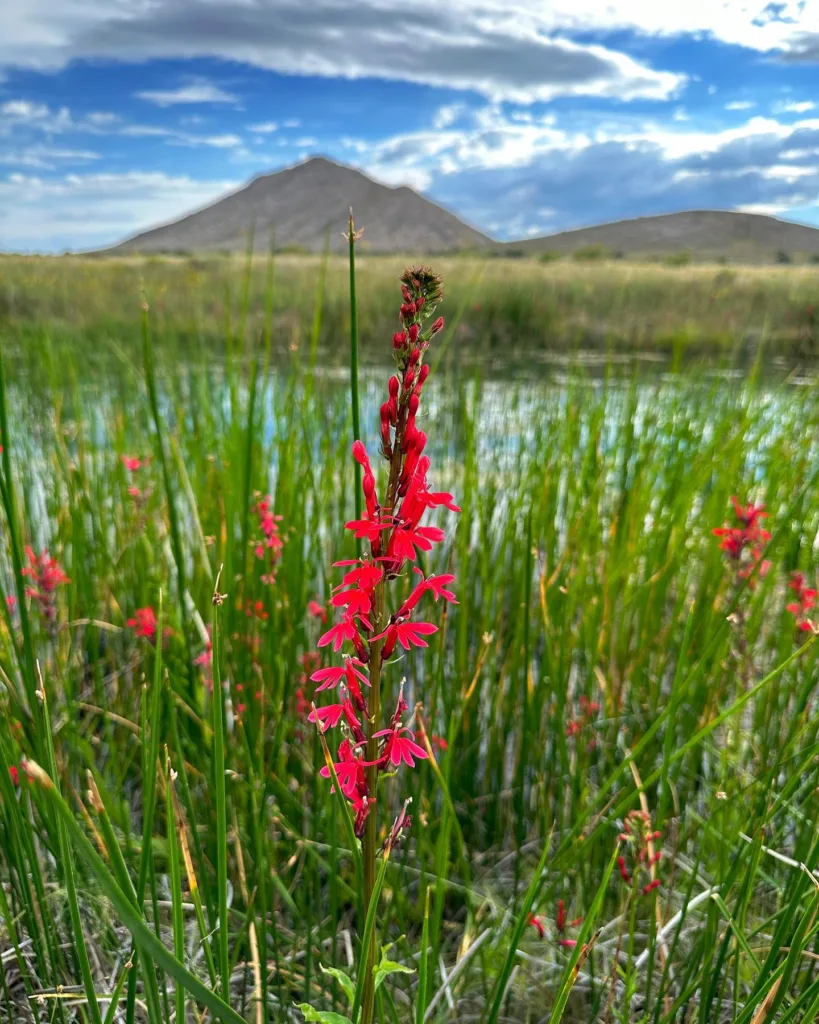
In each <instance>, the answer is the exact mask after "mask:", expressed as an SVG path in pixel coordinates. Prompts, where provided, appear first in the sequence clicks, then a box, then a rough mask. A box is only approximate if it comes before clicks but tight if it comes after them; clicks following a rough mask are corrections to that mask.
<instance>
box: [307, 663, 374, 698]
mask: <svg viewBox="0 0 819 1024" xmlns="http://www.w3.org/2000/svg"><path fill="white" fill-rule="evenodd" d="M363 667H364V662H363V661H360V660H359V659H358V658H351V657H349V656H347V657H345V659H344V664H343V665H331V666H329V667H327V668H321V669H319V670H318V671H317V672H314V673H313V674H312V675H311V676H310V678H311V679H312V681H313V682H314V683H320V684H321V685H320V686H317V687H316V693H321V691H322V690H329V689H332V688H333V687H334V686H337V685H338V684H339V683H340V682H341V681H342V680H344V681H345V682H346V684H347V688H348V689H352V688H353V687H354V686H356V684H357V682H362V683H363V684H364V685H365V686H369V685H370V680H369V679H368V678H367V677H366V676H365V675H364V673H363V672H362V671H361V669H362V668H363Z"/></svg>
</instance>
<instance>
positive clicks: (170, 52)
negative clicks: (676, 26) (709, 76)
mask: <svg viewBox="0 0 819 1024" xmlns="http://www.w3.org/2000/svg"><path fill="white" fill-rule="evenodd" d="M728 2H729V3H730V4H735V3H737V2H739V0H728ZM704 3H705V0H696V4H695V6H699V5H704ZM626 6H629V5H628V4H627V5H626ZM630 6H631V7H635V6H636V7H639V6H643V7H645V8H646V9H648V5H646V4H645V3H644V2H642V0H641V4H635V2H634V0H633V2H632V3H631V5H630ZM9 7H10V10H9ZM581 7H584V8H589V7H591V8H597V9H596V10H592V11H586V12H585V14H586V15H589V14H591V15H592V16H591V17H588V16H585V17H584V16H583V12H582V11H580V12H578V10H577V9H576V8H575V6H574V4H573V3H572V2H570V0H557V2H556V3H555V4H551V3H550V4H548V5H547V4H543V3H542V0H517V2H516V5H515V9H514V15H513V13H512V11H510V8H509V6H508V4H507V2H506V0H456V2H454V3H451V4H442V3H440V2H439V0H405V2H404V3H402V4H401V5H394V4H390V3H387V2H386V0H360V2H358V3H353V4H349V3H347V4H342V3H339V2H338V0H312V2H311V3H309V4H306V3H304V2H303V0H266V2H255V3H254V2H248V0H220V2H214V0H150V2H145V0H118V2H117V3H109V2H107V0H6V8H5V10H4V33H3V37H2V39H0V66H2V65H9V66H27V67H32V66H34V67H50V68H54V67H60V66H64V65H65V64H66V63H68V62H69V61H71V60H75V59H83V58H86V59H105V60H129V61H132V60H142V59H146V58H150V57H157V58H197V57H220V58H223V59H226V60H232V61H237V62H241V63H245V64H251V65H254V66H257V67H263V68H269V69H271V70H275V71H278V72H282V73H285V74H294V75H319V76H323V77H345V78H361V77H366V76H372V77H376V78H385V79H392V80H398V81H413V82H419V83H423V84H427V85H438V86H442V87H445V88H450V89H466V90H473V91H477V92H480V93H483V94H485V95H487V96H490V97H492V98H496V99H500V98H504V99H508V100H514V101H519V102H524V103H526V102H531V101H533V100H548V99H550V98H552V97H554V96H565V95H574V96H577V95H594V96H608V97H612V98H616V99H620V100H631V99H635V98H638V97H640V98H650V99H665V98H667V97H668V96H670V95H672V94H673V93H674V92H675V91H677V89H678V88H679V87H680V86H681V85H682V83H683V82H684V77H683V76H682V75H679V74H676V73H672V72H668V71H663V70H655V69H653V68H651V67H649V66H647V65H646V64H645V63H641V62H640V61H638V60H636V59H634V58H632V57H630V56H628V55H626V54H625V53H622V52H618V51H617V50H613V49H609V48H607V47H605V46H603V45H600V44H592V43H585V42H584V43H578V42H573V41H572V40H571V38H569V37H570V34H571V32H572V31H575V30H579V31H583V32H587V31H588V30H589V29H590V28H594V27H596V26H597V25H601V26H605V25H608V24H609V23H612V18H613V15H612V12H611V10H610V9H609V7H608V6H606V5H605V4H604V3H603V2H602V0H581ZM630 16H631V15H630V14H628V13H625V14H624V15H623V19H622V20H623V21H624V22H625V23H628V21H629V18H630ZM615 20H616V19H615ZM174 95H175V93H173V92H170V91H169V92H164V93H163V92H161V91H154V99H157V97H160V98H163V99H164V101H167V102H171V100H172V97H173V96H174Z"/></svg>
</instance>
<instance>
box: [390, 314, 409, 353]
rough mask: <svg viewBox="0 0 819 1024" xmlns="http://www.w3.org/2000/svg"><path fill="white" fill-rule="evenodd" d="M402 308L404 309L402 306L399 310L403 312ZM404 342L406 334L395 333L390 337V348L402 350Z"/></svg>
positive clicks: (402, 332)
mask: <svg viewBox="0 0 819 1024" xmlns="http://www.w3.org/2000/svg"><path fill="white" fill-rule="evenodd" d="M403 308H404V307H403V306H402V307H401V309H402V310H403ZM406 341H407V335H406V333H405V332H404V331H396V332H395V334H393V336H392V347H393V348H403V346H404V345H405V344H406Z"/></svg>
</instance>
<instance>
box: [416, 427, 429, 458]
mask: <svg viewBox="0 0 819 1024" xmlns="http://www.w3.org/2000/svg"><path fill="white" fill-rule="evenodd" d="M426 446H427V435H426V434H425V433H424V431H423V430H419V431H418V433H417V434H416V435H415V454H416V456H418V455H420V454H421V452H422V451H423V450H424V449H425V448H426Z"/></svg>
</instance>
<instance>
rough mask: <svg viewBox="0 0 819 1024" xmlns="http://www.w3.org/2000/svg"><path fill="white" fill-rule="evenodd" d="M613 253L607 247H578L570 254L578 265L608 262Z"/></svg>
mask: <svg viewBox="0 0 819 1024" xmlns="http://www.w3.org/2000/svg"><path fill="white" fill-rule="evenodd" d="M613 256H614V253H613V252H612V250H611V249H610V248H609V247H608V246H607V245H580V246H578V247H577V248H576V249H575V250H574V252H572V259H573V260H576V261H577V262H578V263H594V262H597V261H599V260H610V259H612V258H613Z"/></svg>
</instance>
